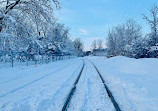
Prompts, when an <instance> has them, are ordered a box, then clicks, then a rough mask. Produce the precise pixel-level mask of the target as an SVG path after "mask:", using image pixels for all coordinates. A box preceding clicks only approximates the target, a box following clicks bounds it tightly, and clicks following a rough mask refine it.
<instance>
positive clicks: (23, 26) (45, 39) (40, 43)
mask: <svg viewBox="0 0 158 111" xmlns="http://www.w3.org/2000/svg"><path fill="white" fill-rule="evenodd" d="M57 9H60V4H59V2H58V0H1V1H0V52H1V53H3V52H26V53H27V54H29V55H43V54H47V55H78V53H79V52H80V51H81V50H82V51H81V52H83V49H79V50H80V51H78V49H77V48H75V44H77V42H80V41H77V40H76V41H77V42H76V41H75V42H74V41H72V40H71V39H70V34H69V31H70V28H68V27H65V26H64V24H60V23H58V22H57V20H56V19H55V17H54V15H53V12H54V10H57ZM0 55H1V54H0ZM30 57H31V56H30ZM32 57H33V56H32Z"/></svg>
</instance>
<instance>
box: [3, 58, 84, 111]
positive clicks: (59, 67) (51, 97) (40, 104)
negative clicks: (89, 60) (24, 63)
mask: <svg viewBox="0 0 158 111" xmlns="http://www.w3.org/2000/svg"><path fill="white" fill-rule="evenodd" d="M74 62H75V64H73V63H74ZM82 64H83V62H82V60H81V59H71V60H64V61H58V62H54V63H50V64H45V65H40V66H38V67H36V68H35V67H34V66H29V67H28V68H26V69H25V68H24V67H15V68H13V69H11V68H10V69H9V68H1V69H0V72H1V73H0V89H1V90H0V110H1V111H14V110H15V111H16V110H19V111H36V110H44V111H45V110H46V111H52V108H53V109H54V106H55V108H56V111H59V110H60V108H61V107H62V106H60V105H63V102H64V101H61V100H63V97H64V98H65V97H66V96H67V93H68V92H69V90H70V89H71V86H72V85H73V82H72V81H75V78H76V77H77V74H78V73H79V71H80V70H81V67H82ZM6 69H7V70H6ZM58 92H59V93H60V94H61V95H60V94H59V93H58ZM63 92H64V93H63ZM60 97H62V98H60ZM55 99H58V100H56V101H55ZM52 105H54V106H52Z"/></svg>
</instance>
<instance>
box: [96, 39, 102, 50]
mask: <svg viewBox="0 0 158 111" xmlns="http://www.w3.org/2000/svg"><path fill="white" fill-rule="evenodd" d="M97 45H98V49H99V50H101V49H103V41H102V40H101V39H99V40H98V41H97Z"/></svg>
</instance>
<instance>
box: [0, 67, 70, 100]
mask: <svg viewBox="0 0 158 111" xmlns="http://www.w3.org/2000/svg"><path fill="white" fill-rule="evenodd" d="M70 66H71V65H70ZM70 66H65V67H63V68H58V69H56V70H55V71H53V72H52V73H48V74H46V75H44V76H41V77H40V78H38V79H35V80H34V81H32V82H29V83H27V84H25V85H22V86H20V87H18V88H16V89H13V90H11V91H9V92H7V93H5V94H2V95H0V98H3V97H5V96H7V95H9V94H12V93H14V92H16V91H18V90H20V89H23V88H25V87H27V86H29V85H31V84H33V83H35V82H38V81H40V80H42V79H44V78H46V77H48V76H50V75H52V74H54V73H56V72H59V71H62V70H64V69H66V68H67V67H70Z"/></svg>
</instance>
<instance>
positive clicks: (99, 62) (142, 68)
mask: <svg viewBox="0 0 158 111" xmlns="http://www.w3.org/2000/svg"><path fill="white" fill-rule="evenodd" d="M89 59H90V60H92V61H94V63H95V64H96V66H97V67H98V69H99V70H100V72H101V74H102V75H103V77H104V79H105V81H106V83H107V85H108V86H109V88H110V90H111V91H112V93H113V95H114V97H115V98H116V100H117V101H118V103H119V105H120V107H121V109H122V110H123V111H158V88H157V86H156V85H157V84H158V72H157V66H158V60H157V59H151V58H148V59H132V58H127V57H122V56H118V57H113V58H110V59H107V58H105V57H102V58H101V57H93V58H89Z"/></svg>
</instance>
